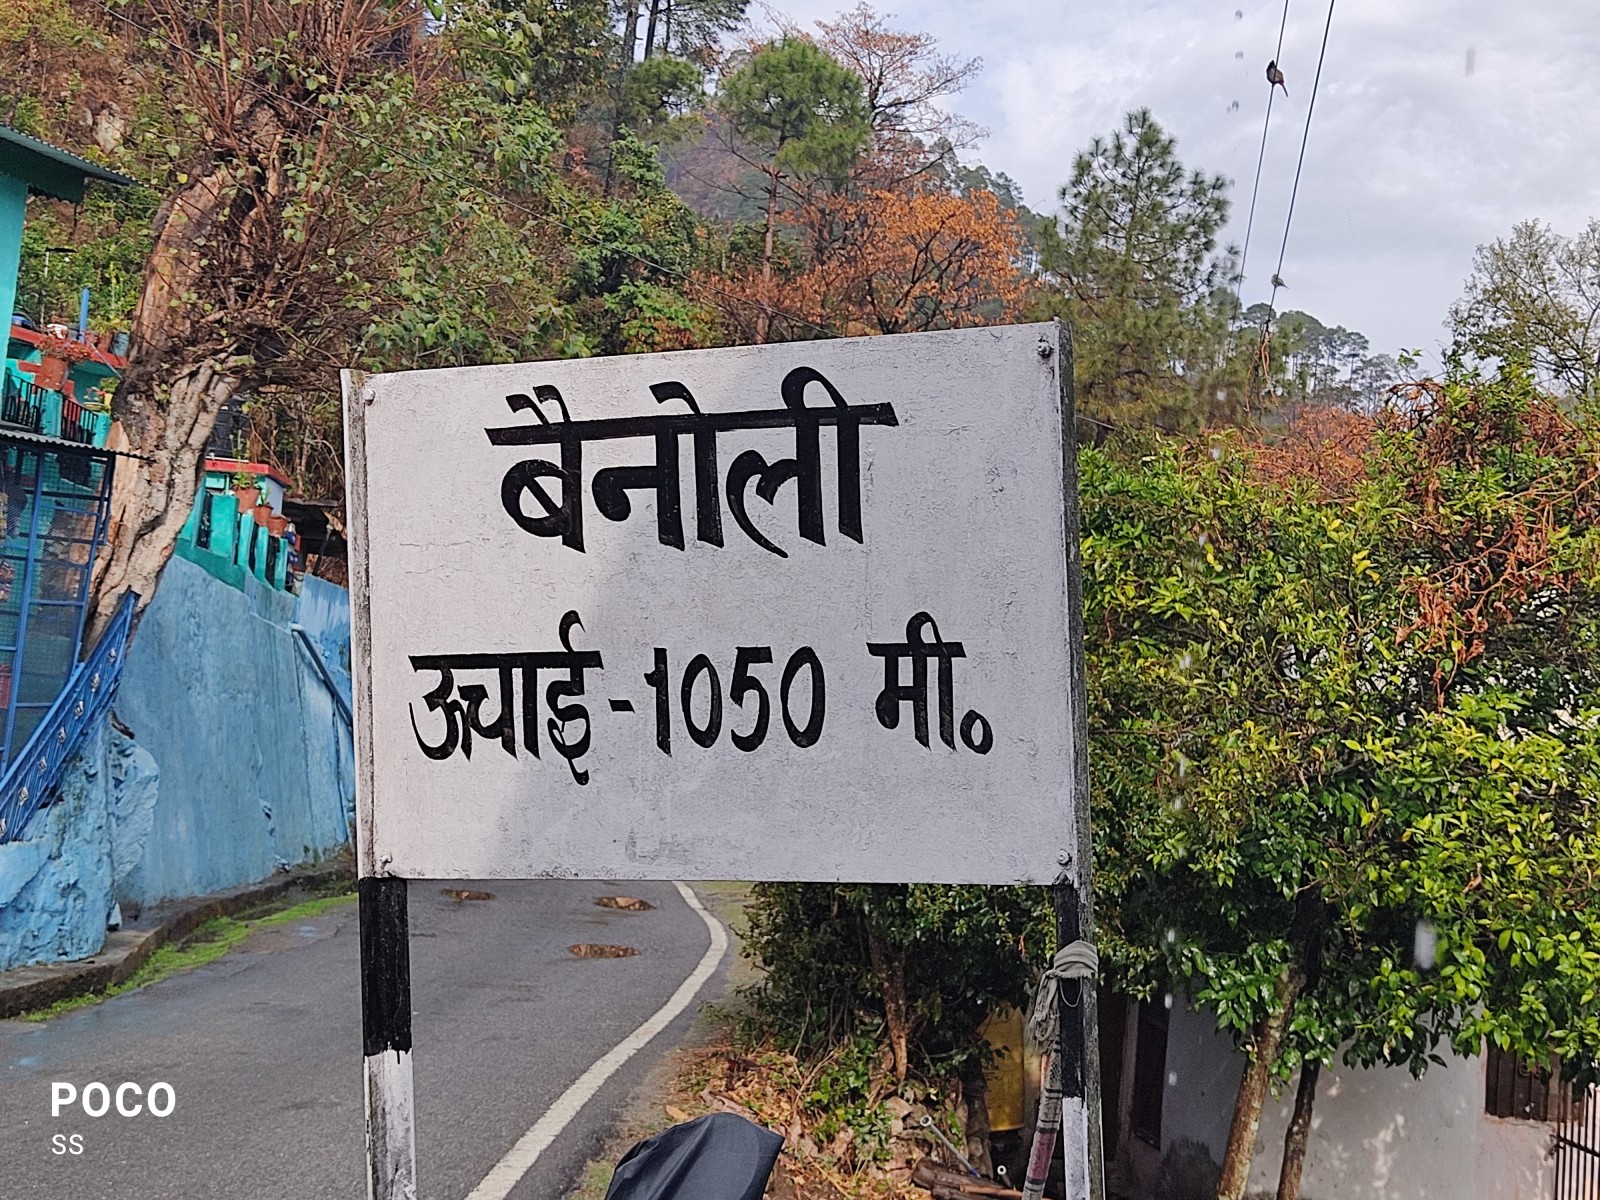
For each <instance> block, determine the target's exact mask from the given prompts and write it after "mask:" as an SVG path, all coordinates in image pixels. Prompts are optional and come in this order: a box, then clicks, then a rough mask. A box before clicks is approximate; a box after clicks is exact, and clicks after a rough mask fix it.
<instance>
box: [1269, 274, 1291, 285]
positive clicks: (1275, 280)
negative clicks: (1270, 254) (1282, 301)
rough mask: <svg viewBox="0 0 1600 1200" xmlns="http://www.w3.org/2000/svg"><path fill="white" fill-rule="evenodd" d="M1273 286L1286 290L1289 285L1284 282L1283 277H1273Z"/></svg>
mask: <svg viewBox="0 0 1600 1200" xmlns="http://www.w3.org/2000/svg"><path fill="white" fill-rule="evenodd" d="M1272 286H1273V287H1275V288H1286V287H1288V286H1289V285H1288V284H1287V283H1285V282H1284V281H1283V276H1282V275H1273V277H1272Z"/></svg>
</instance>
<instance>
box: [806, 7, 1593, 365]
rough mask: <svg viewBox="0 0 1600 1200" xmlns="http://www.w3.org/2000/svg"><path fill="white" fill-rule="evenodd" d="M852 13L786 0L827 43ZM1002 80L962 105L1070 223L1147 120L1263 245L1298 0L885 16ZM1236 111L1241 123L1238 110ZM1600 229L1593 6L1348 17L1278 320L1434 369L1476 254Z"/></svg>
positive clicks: (1305, 16)
mask: <svg viewBox="0 0 1600 1200" xmlns="http://www.w3.org/2000/svg"><path fill="white" fill-rule="evenodd" d="M847 6H848V4H847V3H846V2H845V0H780V3H779V4H778V7H779V8H780V9H781V10H782V11H783V12H785V13H787V14H788V15H789V16H790V17H792V18H793V19H794V20H795V21H796V22H797V23H799V24H801V25H803V26H807V27H809V25H810V22H811V21H813V20H815V19H816V18H818V17H828V16H832V15H833V14H835V13H836V12H838V11H839V10H840V9H841V8H843V7H847ZM875 7H877V8H878V9H879V10H880V11H885V12H891V13H893V14H894V15H895V21H894V24H895V25H896V26H897V27H899V28H903V29H918V30H926V31H928V32H930V33H932V34H934V35H935V36H937V37H938V38H939V40H940V42H941V44H942V45H943V46H944V47H945V48H946V49H948V50H949V51H951V52H954V53H960V54H965V55H977V56H981V57H982V59H983V63H984V70H983V73H982V75H981V76H979V78H978V81H977V82H976V83H975V84H974V85H973V86H972V87H971V88H970V89H969V90H968V91H967V92H966V93H965V94H964V95H963V96H962V97H960V98H959V100H957V101H956V102H955V104H954V107H955V108H956V109H957V110H958V111H960V112H962V113H963V114H965V115H966V116H969V117H971V118H972V119H974V120H976V121H978V122H979V123H981V124H983V125H985V126H987V127H988V128H989V130H990V131H991V132H990V136H989V138H988V139H987V141H986V142H984V143H983V144H982V145H981V146H980V147H978V149H977V157H979V158H981V159H982V161H983V162H985V163H986V164H987V165H988V166H989V167H991V168H992V169H994V170H1003V171H1005V172H1006V173H1007V174H1009V175H1011V176H1012V177H1013V178H1014V179H1016V180H1017V181H1018V182H1019V183H1020V184H1021V185H1022V188H1023V192H1024V195H1025V197H1026V199H1027V201H1028V203H1029V204H1030V206H1031V207H1033V208H1036V209H1040V210H1044V211H1053V210H1054V208H1055V202H1056V192H1057V189H1058V188H1059V187H1060V185H1061V183H1062V182H1063V181H1064V180H1065V179H1066V178H1067V176H1068V175H1069V173H1070V171H1071V164H1072V158H1073V155H1074V154H1075V152H1076V151H1077V150H1079V149H1080V148H1082V147H1083V146H1084V145H1085V144H1086V143H1087V142H1088V141H1089V139H1090V138H1091V137H1093V136H1094V135H1095V134H1098V133H1105V132H1108V131H1110V130H1111V129H1112V128H1113V127H1114V126H1115V125H1116V124H1117V123H1118V122H1119V121H1120V119H1121V117H1122V114H1123V113H1125V112H1126V111H1127V110H1128V109H1130V108H1135V107H1138V106H1141V105H1145V106H1148V107H1149V108H1150V109H1151V110H1152V112H1153V113H1154V114H1155V116H1156V118H1157V120H1159V121H1160V122H1161V123H1162V124H1163V125H1165V126H1166V127H1167V129H1168V130H1169V131H1170V132H1171V133H1173V134H1174V135H1175V136H1176V137H1177V139H1178V152H1179V155H1180V156H1181V157H1182V158H1183V160H1184V161H1185V163H1187V164H1188V165H1190V166H1197V167H1202V168H1204V169H1206V170H1208V171H1214V172H1219V173H1221V174H1223V175H1225V176H1227V177H1228V178H1229V179H1231V180H1232V181H1233V185H1234V186H1233V216H1232V220H1231V222H1230V225H1229V229H1228V231H1227V234H1226V237H1227V238H1228V240H1230V241H1233V242H1235V243H1238V242H1240V241H1242V240H1243V237H1244V230H1245V217H1246V215H1247V211H1248V208H1249V204H1250V185H1251V182H1252V180H1253V179H1254V176H1255V167H1256V155H1257V153H1258V151H1259V149H1260V144H1261V141H1260V139H1261V129H1262V117H1263V114H1264V110H1265V106H1266V99H1267V82H1266V76H1265V67H1266V63H1267V60H1268V59H1269V58H1271V57H1272V53H1273V50H1274V48H1275V46H1276V45H1277V39H1278V29H1279V23H1280V21H1281V19H1282V16H1283V7H1282V0H1111V2H1110V3H1107V2H1105V0H1098V2H1096V3H1089V2H1087V0H879V2H878V3H877V4H876V5H875ZM1327 15H1328V8H1327V4H1326V2H1325V0H1290V5H1289V14H1288V25H1287V31H1286V33H1285V36H1284V43H1283V55H1282V58H1281V62H1280V65H1281V66H1282V68H1283V70H1284V73H1285V74H1286V76H1287V81H1288V88H1289V99H1288V102H1287V103H1285V101H1284V98H1283V95H1282V93H1280V94H1279V95H1278V98H1277V100H1276V102H1275V103H1274V104H1273V108H1272V127H1271V130H1270V132H1269V134H1268V143H1267V156H1266V164H1265V166H1264V168H1263V172H1262V181H1261V195H1260V199H1259V201H1258V202H1257V208H1256V222H1255V231H1254V233H1253V234H1252V235H1251V245H1250V262H1249V266H1248V272H1249V278H1248V279H1247V280H1246V281H1245V287H1244V301H1245V303H1246V304H1249V303H1251V302H1253V301H1255V300H1261V299H1265V298H1266V295H1267V292H1268V291H1270V286H1269V284H1268V280H1269V279H1270V277H1271V274H1272V268H1273V266H1275V265H1276V262H1277V255H1278V245H1279V242H1280V240H1281V239H1282V236H1283V228H1284V217H1285V213H1286V210H1287V207H1288V201H1289V189H1290V184H1291V183H1292V182H1293V179H1294V167H1295V158H1296V156H1297V154H1298V153H1299V149H1300V135H1301V129H1302V127H1303V123H1304V121H1305V118H1306V106H1307V102H1308V101H1309V99H1310V96H1311V82H1312V78H1313V76H1314V75H1315V74H1316V65H1317V50H1318V46H1319V44H1320V43H1321V41H1322V33H1323V26H1324V22H1325V21H1326V19H1327ZM1235 102H1237V105H1235ZM1595 216H1600V10H1597V8H1596V5H1595V0H1454V2H1452V0H1403V2H1402V0H1337V6H1336V8H1335V11H1334V14H1333V22H1332V27H1331V32H1330V35H1329V39H1328V49H1327V58H1326V62H1325V63H1324V66H1323V71H1322V83H1321V87H1320V89H1319V90H1318V94H1317V101H1316V111H1315V115H1314V117H1313V120H1312V124H1311V134H1310V142H1309V144H1308V148H1307V150H1306V161H1305V169H1304V173H1303V175H1302V178H1301V183H1300V195H1299V199H1298V200H1297V202H1296V205H1295V214H1294V222H1293V226H1292V229H1291V231H1290V237H1289V245H1288V253H1287V257H1286V258H1285V260H1284V268H1283V276H1284V280H1285V281H1286V282H1287V284H1288V285H1289V288H1288V291H1286V292H1281V293H1280V294H1279V303H1280V307H1288V308H1299V309H1303V310H1305V311H1306V312H1310V313H1312V314H1314V315H1315V316H1316V317H1318V318H1319V319H1320V320H1322V321H1324V322H1325V323H1327V324H1329V325H1334V324H1339V325H1345V326H1347V327H1349V328H1351V329H1356V330H1359V331H1361V332H1363V333H1365V334H1366V335H1367V336H1368V337H1369V338H1370V339H1371V342H1372V348H1373V350H1374V352H1378V351H1383V352H1393V351H1395V350H1397V349H1401V348H1404V349H1413V350H1422V351H1424V352H1425V360H1426V361H1430V362H1432V361H1436V360H1437V356H1438V350H1439V347H1440V345H1441V343H1442V342H1443V340H1444V338H1445V329H1444V318H1445V314H1446V310H1447V309H1448V307H1449V305H1450V303H1451V301H1452V300H1454V299H1455V298H1456V296H1458V295H1459V294H1460V291H1461V286H1462V282H1463V281H1464V279H1465V278H1466V276H1467V274H1468V272H1469V270H1470V268H1471V261H1472V252H1473V249H1474V247H1475V246H1477V245H1478V244H1480V243H1482V242H1485V241H1489V240H1492V239H1493V238H1495V237H1499V236H1502V235H1504V234H1506V233H1508V232H1509V231H1510V229H1511V226H1512V224H1513V223H1515V222H1516V221H1519V220H1523V219H1526V218H1529V217H1537V218H1539V219H1540V220H1543V221H1547V222H1549V223H1551V224H1552V225H1554V226H1555V227H1556V228H1557V229H1558V230H1560V231H1562V232H1565V233H1569V234H1570V233H1576V232H1577V231H1578V229H1579V228H1581V227H1582V225H1584V224H1585V223H1587V221H1588V220H1589V218H1590V217H1595Z"/></svg>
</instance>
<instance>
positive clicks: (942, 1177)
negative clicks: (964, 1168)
mask: <svg viewBox="0 0 1600 1200" xmlns="http://www.w3.org/2000/svg"><path fill="white" fill-rule="evenodd" d="M911 1182H912V1183H914V1184H916V1185H917V1186H918V1187H920V1188H926V1189H927V1190H928V1191H929V1192H931V1193H932V1194H933V1200H964V1198H965V1197H970V1196H984V1197H988V1200H1021V1197H1022V1193H1021V1192H1019V1191H1015V1190H1013V1189H1012V1188H1008V1187H1004V1186H1002V1185H1000V1184H998V1183H990V1182H989V1181H988V1180H987V1179H974V1178H972V1177H971V1176H970V1175H962V1174H961V1173H959V1172H957V1171H949V1170H946V1169H945V1168H944V1167H941V1166H940V1165H939V1164H938V1163H936V1162H934V1161H933V1159H931V1158H924V1159H922V1160H921V1161H920V1162H919V1163H917V1165H916V1166H915V1167H913V1168H912V1170H911Z"/></svg>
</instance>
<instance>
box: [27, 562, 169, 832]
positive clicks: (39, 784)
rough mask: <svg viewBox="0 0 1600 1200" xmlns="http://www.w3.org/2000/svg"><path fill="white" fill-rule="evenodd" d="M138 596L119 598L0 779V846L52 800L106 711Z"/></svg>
mask: <svg viewBox="0 0 1600 1200" xmlns="http://www.w3.org/2000/svg"><path fill="white" fill-rule="evenodd" d="M138 599H139V598H138V597H137V596H136V595H134V594H133V593H132V592H129V593H127V594H126V595H125V596H123V597H122V602H121V603H120V604H119V605H118V606H117V612H116V615H115V616H113V617H112V618H111V624H110V625H109V626H108V627H107V628H106V631H105V633H104V634H103V635H101V638H100V640H99V641H98V642H97V643H95V648H94V650H93V652H92V653H91V654H90V655H89V657H88V658H86V659H84V660H83V661H82V662H81V663H79V664H78V665H77V666H76V667H74V668H73V671H72V674H71V675H70V676H69V677H68V679H67V682H66V685H65V686H64V687H63V688H62V689H61V694H60V695H59V696H57V697H56V702H55V703H54V704H52V705H51V706H50V711H49V712H47V713H46V714H45V716H44V720H42V721H40V722H39V726H38V728H36V729H35V730H34V731H33V736H32V737H30V738H29V739H28V741H27V743H26V744H25V745H24V746H23V748H22V750H21V751H20V752H19V753H18V754H17V756H16V758H15V760H14V761H13V762H12V763H11V765H10V766H9V767H8V768H7V769H6V772H5V775H4V777H3V778H0V843H4V842H12V841H16V840H17V839H18V838H20V837H21V836H22V834H23V832H24V830H26V829H27V826H28V822H29V821H30V820H31V819H32V817H33V815H34V813H36V812H38V811H39V810H40V809H41V808H43V807H44V806H45V804H46V803H48V802H49V800H50V799H51V798H52V797H53V796H54V794H55V791H56V788H57V786H58V785H59V784H60V782H61V772H62V769H63V768H64V767H65V766H66V765H67V762H68V760H70V759H71V758H72V755H73V753H74V752H75V751H76V750H77V749H78V746H79V745H80V744H81V743H82V741H83V738H84V735H85V734H87V733H88V732H89V731H90V730H92V729H93V728H94V727H95V726H96V725H97V724H98V723H99V721H100V719H101V718H102V717H104V716H105V714H106V712H107V710H108V709H110V707H111V700H112V698H113V697H114V696H115V695H116V692H117V685H118V684H119V683H120V682H121V681H122V660H123V658H124V657H125V651H126V650H127V648H128V631H129V629H131V628H132V626H133V608H134V605H135V604H136V603H137V602H138Z"/></svg>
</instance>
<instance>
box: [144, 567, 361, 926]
mask: <svg viewBox="0 0 1600 1200" xmlns="http://www.w3.org/2000/svg"><path fill="white" fill-rule="evenodd" d="M242 582H243V586H242V587H235V586H231V585H230V584H228V583H224V582H222V581H221V580H218V579H216V578H213V577H212V576H211V575H210V574H208V573H207V572H206V571H205V570H203V569H202V568H201V567H200V566H197V565H196V564H195V563H192V562H190V561H188V560H186V559H182V558H177V557H174V558H173V559H172V560H171V561H170V562H169V563H168V564H167V568H166V571H165V572H164V574H163V575H162V579H161V586H160V589H159V590H158V591H157V593H156V598H155V600H154V601H153V602H152V603H151V604H150V607H149V608H148V609H147V610H146V611H145V614H144V618H143V621H142V622H141V623H140V626H139V628H138V630H137V632H136V634H135V636H134V640H133V645H132V647H131V648H130V650H129V652H128V663H127V668H126V670H125V672H124V675H123V680H122V691H121V693H120V694H119V695H118V697H117V705H116V712H117V715H118V716H119V717H120V718H121V719H122V720H123V722H124V723H126V724H127V725H128V726H129V727H131V728H132V729H133V730H134V734H135V736H136V737H137V739H138V741H139V744H140V745H141V746H143V747H145V748H146V749H148V750H149V751H150V753H151V754H152V755H153V756H154V758H155V760H156V762H157V763H158V764H159V765H160V768H161V791H160V796H159V798H158V800H157V802H156V805H155V810H154V813H153V818H152V823H151V828H150V833H149V836H148V838H147V840H146V842H145V846H144V853H143V855H142V857H141V859H140V861H139V863H138V864H137V865H136V866H135V867H134V868H133V869H132V870H131V871H130V872H129V874H128V876H127V878H126V879H125V880H124V881H123V883H122V884H121V885H120V886H119V888H118V899H119V900H121V901H122V903H123V904H124V905H125V906H126V905H134V906H143V905H147V904H152V903H155V902H158V901H161V900H165V899H170V898H173V897H178V896H191V895H199V894H201V893H204V892H210V891H216V890H218V889H220V888H226V887H233V886H236V885H238V884H242V883H249V882H251V881H253V880H257V879H262V878H264V877H266V876H268V875H271V874H272V873H273V872H274V871H276V870H279V869H282V868H285V867H288V866H290V865H292V864H295V863H300V862H304V861H307V860H313V859H317V858H319V857H322V856H325V855H327V854H329V853H331V852H333V851H336V850H337V849H339V848H340V847H341V846H343V845H345V844H347V843H348V841H349V836H350V820H351V816H352V814H353V813H354V796H355V791H354V787H355V785H354V773H353V771H352V769H351V767H352V749H351V742H350V731H349V729H348V727H347V726H346V725H345V723H344V718H343V716H342V715H341V714H340V712H339V710H338V707H337V706H336V705H335V703H334V700H333V697H332V696H331V695H330V694H329V692H328V689H327V687H326V685H325V684H324V683H323V681H322V679H321V678H320V676H319V675H318V673H317V672H316V670H315V669H314V667H313V666H312V664H311V662H310V659H309V657H308V654H307V651H306V648H305V647H304V646H303V645H301V644H300V643H299V642H298V639H296V638H295V636H294V635H293V634H292V632H291V631H290V626H291V625H293V624H299V625H301V626H302V627H304V628H305V629H306V631H307V633H308V634H309V635H310V636H311V638H312V640H313V642H315V643H317V645H318V646H319V648H321V650H322V652H323V657H324V659H325V660H327V661H328V664H329V666H330V667H331V668H332V669H333V671H334V673H335V677H336V680H337V682H338V684H339V686H341V687H342V688H343V689H345V694H346V695H347V696H348V688H349V682H348V670H349V648H348V643H349V604H348V600H347V599H346V593H345V592H344V591H343V589H341V588H336V587H333V586H332V585H330V584H327V583H324V582H323V581H321V580H317V579H307V580H306V581H305V591H304V594H303V595H302V596H299V597H296V596H293V595H290V594H288V593H285V592H280V591H277V590H275V589H273V588H270V587H267V586H266V585H264V584H262V583H261V582H260V581H258V580H256V579H253V578H250V577H245V578H244V579H243V581H242Z"/></svg>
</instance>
